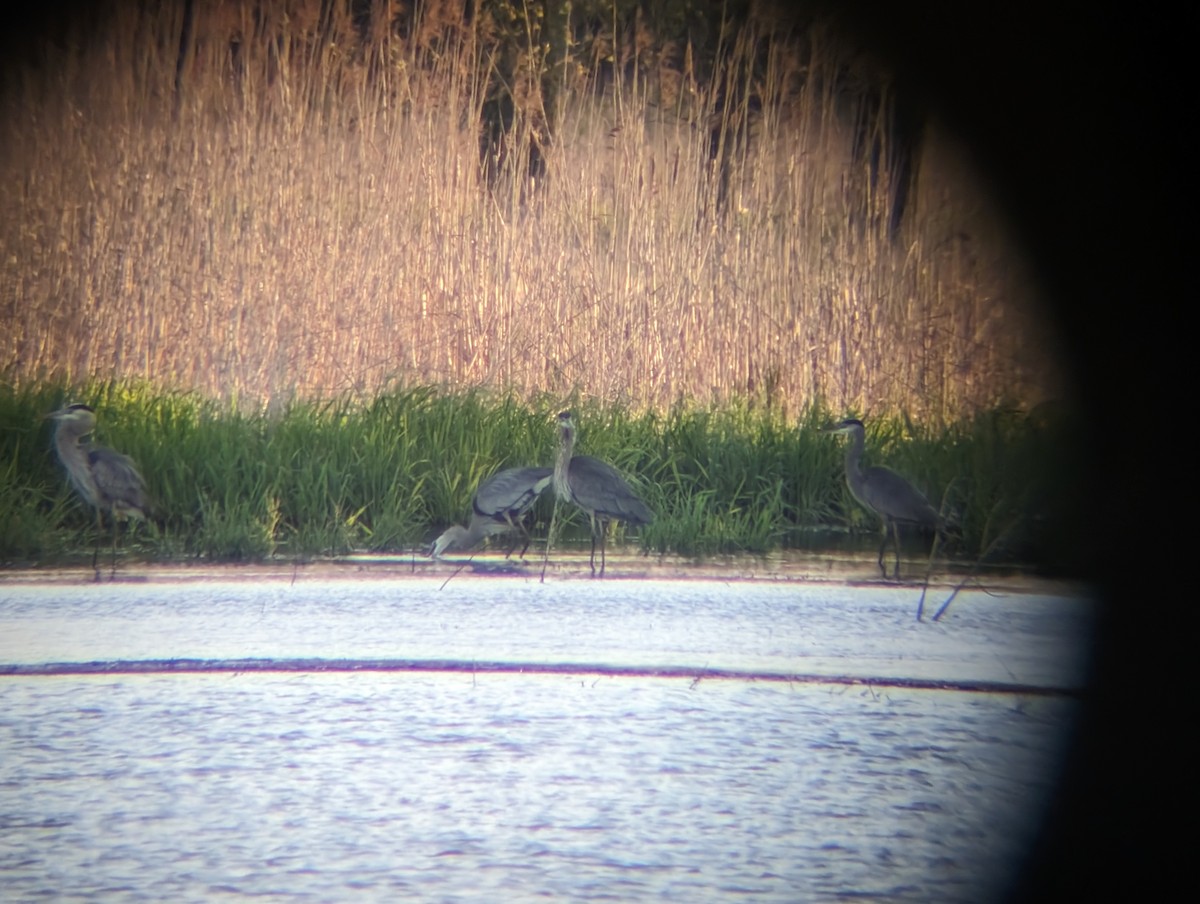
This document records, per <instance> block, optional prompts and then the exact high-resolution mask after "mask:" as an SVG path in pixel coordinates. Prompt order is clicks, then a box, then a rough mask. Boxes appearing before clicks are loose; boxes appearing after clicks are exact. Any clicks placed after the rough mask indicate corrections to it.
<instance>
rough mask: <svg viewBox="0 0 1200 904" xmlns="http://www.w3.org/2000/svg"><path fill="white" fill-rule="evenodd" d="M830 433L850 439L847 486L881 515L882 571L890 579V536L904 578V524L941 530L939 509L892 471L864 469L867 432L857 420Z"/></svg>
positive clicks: (880, 565) (847, 453)
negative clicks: (886, 558) (886, 556)
mask: <svg viewBox="0 0 1200 904" xmlns="http://www.w3.org/2000/svg"><path fill="white" fill-rule="evenodd" d="M825 432H826V433H844V434H846V435H847V436H849V437H850V442H849V444H848V445H847V446H846V483H847V485H848V486H849V487H850V492H851V494H853V496H854V498H855V499H857V500H858V501H859V502H860V503H861V504H862V505H863V506H865V507H866V508H869V509H870V510H871V511H873V512H874V513H875V514H876V515H878V516H879V519H880V521H881V522H882V528H883V538H882V540H881V541H880V543H879V570H880V571H881V572H883V576H884V577H885V578H886V577H887V576H888V573H887V566H885V565H884V564H883V552H884V550H885V549H886V548H887V541H888V534H889V533H890V534H891V536H892V539H893V540H894V542H895V547H896V570H895V574H894V576H895V577H897V578H899V577H900V528H899V525H900V523H901V522H904V523H907V524H919V525H922V526H924V527H932V528H935V529H936V528H937V527H938V525H939V522H940V520H941V519H940V518H939V517H938V513H937V510H936V509H935V508H934V507H933V506H932V505H930V504H929V500H928V499H926V498H925V497H924V496H923V495H921V492H920V491H919V490H918V489H917V488H916V487H914V486H913V485H912V484H911V483H909V482H908V481H907V480H905V479H904V478H903V477H901V476H900V475H899V474H897V473H896V472H895V471H893V470H891V469H890V468H883V467H878V466H876V467H873V468H867V469H866V470H864V469H863V467H862V454H863V441H864V431H863V423H862V421H860V420H857V419H856V418H847V419H846V420H844V421H841V422H840V423H837V424H834V425H833V426H832V427H828V428H826V431H825Z"/></svg>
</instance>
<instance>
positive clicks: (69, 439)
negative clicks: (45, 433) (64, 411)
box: [54, 430, 87, 466]
mask: <svg viewBox="0 0 1200 904" xmlns="http://www.w3.org/2000/svg"><path fill="white" fill-rule="evenodd" d="M84 436H86V434H82V433H72V432H70V431H68V430H58V431H56V432H55V434H54V448H55V451H57V452H58V457H59V459H60V460H61V461H62V463H63V464H65V465H68V466H69V465H70V464H71V463H72V462H76V463H83V462H86V461H87V447H86V445H85V444H84V443H83V441H82V440H83V437H84Z"/></svg>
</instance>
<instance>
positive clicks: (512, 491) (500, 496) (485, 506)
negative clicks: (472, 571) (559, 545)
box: [430, 468, 554, 559]
mask: <svg viewBox="0 0 1200 904" xmlns="http://www.w3.org/2000/svg"><path fill="white" fill-rule="evenodd" d="M553 474H554V472H553V471H552V470H551V469H550V468H509V469H507V470H505V471H500V472H498V473H496V474H493V475H492V476H491V477H489V478H488V479H487V480H485V481H484V482H483V483H481V484H480V485H479V489H477V490H476V491H475V498H473V499H472V500H471V523H470V525H469V526H467V527H461V526H460V525H457V524H455V525H454V526H453V527H451V528H449V529H448V530H447V531H446V532H445V533H443V534H442V535H441V536H440V537H438V538H437V540H435V541H434V543H433V551H432V552H430V556H432V557H433V558H435V559H437V558H440V557H441V555H442V553H444V552H446V550H448V549H451V548H454V549H470V548H471V547H472V546H474V545H475V544H476V543H478V542H479V541H480V540H482V539H483V538H484V537H490V536H493V535H494V534H502V533H505V532H506V531H516V532H517V533H518V534H521V535H522V536H524V537H525V545H524V546H523V547H521V558H524V556H525V550H527V549H529V544H530V542H531V541H532V539H533V538H532V537H530V535H529V531H527V530H526V529H525V527H524V525H523V524H522V523H521V517H522V516H523V515H524V514H525V513H526V512H528V511H529V510H530V509H531V508H533V504H534V503H535V502H537V499H538V497H539V496H540V495H541V494H542V491H543V490H544V489H546V487H548V486H549V485H550V480H551V478H552V476H553ZM515 548H516V547H515V545H514V549H515ZM508 554H509V555H510V556H511V555H512V550H511V549H510V550H509V551H508Z"/></svg>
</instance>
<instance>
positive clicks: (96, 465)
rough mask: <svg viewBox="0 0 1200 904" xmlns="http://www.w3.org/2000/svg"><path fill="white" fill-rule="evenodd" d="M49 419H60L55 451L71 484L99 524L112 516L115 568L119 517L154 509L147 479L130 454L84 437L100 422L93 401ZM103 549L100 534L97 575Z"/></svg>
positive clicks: (136, 515)
mask: <svg viewBox="0 0 1200 904" xmlns="http://www.w3.org/2000/svg"><path fill="white" fill-rule="evenodd" d="M46 419H47V420H52V421H55V422H57V427H56V428H55V431H54V448H55V451H57V452H58V458H59V460H60V461H61V462H62V463H63V465H64V467H66V469H67V476H68V477H69V478H70V480H71V485H72V486H73V487H75V490H76V492H78V493H79V495H80V496H82V497H83V499H84V501H85V502H87V504H88V505H90V506H92V507H93V508H94V509H95V510H96V524H97V525H98V526H99V527H100V528H101V529H103V527H104V520H103V515H104V513H105V512H107V513H108V515H109V517H110V518H111V519H112V525H113V569H114V570H115V569H116V565H117V521H118V520H121V519H126V518H136V519H138V520H139V521H144V520H145V519H146V515H147V514H148V513H149V511H150V499H149V496H148V494H147V493H146V482H145V481H144V480H143V479H142V475H141V474H140V473H139V472H138V469H137V465H135V464H134V463H133V459H131V458H130V457H129V456H128V455H122V454H121V453H120V452H114V451H113V450H112V449H108V448H105V447H104V446H93V445H91V444H90V443H87V442H84V441H83V438H84V437H85V436H87V435H88V434H89V433H91V432H92V430H93V429H94V428H95V426H96V412H95V411H94V410H93V409H92V407H91V406H90V405H68V406H67V407H66V408H63V409H60V410H59V411H53V412H51V413H50V414H47V415H46ZM99 553H100V538H99V536H97V538H96V549H95V552H94V553H93V554H92V568H94V569H95V570H96V574H97V577H99V574H100V570H99V568H98V567H97V564H96V562H97V558H98V556H99Z"/></svg>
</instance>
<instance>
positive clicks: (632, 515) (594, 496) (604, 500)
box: [554, 411, 654, 577]
mask: <svg viewBox="0 0 1200 904" xmlns="http://www.w3.org/2000/svg"><path fill="white" fill-rule="evenodd" d="M558 438H559V446H558V458H557V459H556V461H555V463H554V492H555V494H556V495H557V496H558V498H559V499H561V500H562V501H563V502H570V503H573V504H574V505H577V506H579V507H580V508H581V509H583V510H584V511H585V512H587V515H588V518H589V519H590V520H591V524H592V555H591V558H590V559H589V560H588V562H589V564H590V565H591V567H592V576H593V577H595V575H596V540H597V538H598V539H599V540H600V577H604V541H605V535H606V534H607V532H608V523H609V522H610V521H627V522H629V523H630V524H648V523H649V522H650V521H651V520H652V519H653V518H654V513H653V512H652V511H650V509H649V508H647V507H646V504H645V503H644V502H642V500H641V499H639V498H638V497H637V495H636V494H635V493H634V492H633V489H632V488H631V487H630V486H629V484H628V483H627V482H626V481H625V478H624V477H622V476H621V474H620V472H618V471H617V469H616V468H614V467H613V466H612V465H610V464H606V463H605V462H602V461H600V459H598V458H592V457H591V456H590V455H572V454H571V453H572V451H573V450H574V448H575V423H574V421H572V420H571V412H569V411H564V412H562V413H561V414H559V416H558Z"/></svg>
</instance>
